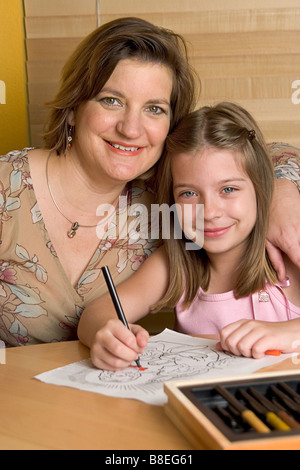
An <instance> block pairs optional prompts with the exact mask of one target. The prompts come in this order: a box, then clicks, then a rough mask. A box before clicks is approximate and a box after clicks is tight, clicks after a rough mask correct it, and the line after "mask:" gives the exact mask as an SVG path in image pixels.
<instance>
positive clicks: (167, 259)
mask: <svg viewBox="0 0 300 470" xmlns="http://www.w3.org/2000/svg"><path fill="white" fill-rule="evenodd" d="M167 150H168V155H167V158H166V159H165V160H164V161H162V162H161V181H164V185H163V186H161V188H160V194H159V202H160V204H162V203H168V204H169V206H172V204H174V203H176V204H177V206H178V207H179V208H181V210H182V214H183V215H184V213H185V211H186V212H187V205H192V207H193V209H196V207H197V206H196V205H197V204H204V224H203V226H201V224H198V223H197V221H196V219H195V218H196V213H197V212H196V210H194V211H193V214H194V215H193V219H192V227H189V231H188V232H187V229H188V227H187V226H185V225H186V223H185V224H182V230H183V236H182V237H175V236H173V237H172V236H171V238H170V239H169V240H165V243H164V247H162V248H160V249H159V250H157V251H156V252H155V253H154V254H153V255H151V256H150V257H149V259H148V260H147V261H146V262H145V263H144V264H143V265H142V267H141V268H140V269H139V270H138V272H137V273H136V274H134V275H133V276H132V277H131V278H130V279H128V280H127V281H125V282H124V283H122V284H120V285H119V286H118V294H119V297H120V300H121V303H122V304H123V308H124V311H125V313H126V316H127V319H128V321H129V322H130V323H133V322H136V321H137V320H138V319H140V318H142V317H143V316H145V315H146V314H147V313H149V311H153V312H155V311H159V309H161V308H162V307H165V306H169V307H175V308H176V329H177V330H178V331H180V332H183V333H187V334H199V335H202V334H205V335H217V334H219V335H220V343H221V347H222V348H223V349H224V350H227V351H230V352H232V353H234V354H236V355H244V356H247V357H254V358H260V357H262V356H263V355H264V354H265V352H266V351H267V350H270V349H278V350H281V351H282V352H286V353H287V352H292V351H295V350H296V349H297V348H298V347H299V346H300V276H299V270H298V269H297V268H296V267H295V266H294V265H293V264H292V263H291V262H290V260H288V259H285V263H286V272H287V275H288V278H287V279H286V280H285V282H284V283H279V282H278V280H277V276H276V272H275V270H274V269H273V267H272V265H271V263H270V261H269V258H268V255H267V252H266V249H265V239H266V233H267V228H268V219H269V210H270V205H271V200H272V195H273V178H274V172H273V166H272V162H271V159H270V157H269V155H268V151H267V148H266V145H265V142H264V139H263V137H262V134H261V132H260V130H259V128H258V126H257V124H256V123H255V121H254V120H253V118H252V117H251V116H250V115H249V113H248V112H247V111H246V110H244V109H243V108H241V107H239V106H237V105H234V104H231V103H221V104H219V105H217V106H215V107H212V108H210V107H205V108H202V109H200V110H198V111H195V112H194V113H191V114H190V115H188V116H187V117H185V118H184V119H183V120H182V121H181V123H180V124H179V126H178V127H177V128H176V130H175V131H174V132H173V134H171V135H170V136H169V137H168V140H167ZM179 213H180V211H179V212H178V214H179ZM189 213H190V211H189ZM179 219H181V218H180V217H179ZM182 219H183V220H185V219H184V217H183V218H182ZM173 223H174V222H173ZM199 225H200V228H198V226H199ZM191 228H192V230H191ZM201 230H202V233H200V234H199V233H198V235H201V236H198V235H197V231H198V232H199V231H200V232H201ZM191 232H195V233H196V239H197V240H199V239H200V238H202V239H203V241H204V242H203V249H200V248H201V247H199V246H195V249H194V250H191V249H186V247H187V241H189V240H188V239H187V238H186V237H185V236H184V233H185V235H187V233H189V234H190V233H191ZM172 233H173V231H172V230H171V235H172ZM97 309H98V311H99V312H101V315H102V318H103V320H102V321H103V323H102V324H103V325H104V326H103V327H102V328H100V330H99V331H98V333H97V334H96V336H95V337H94V338H91V337H88V333H87V332H86V331H85V329H84V328H81V327H80V324H79V330H78V333H79V338H80V339H81V340H82V341H83V342H84V343H85V344H87V345H89V346H90V347H91V358H92V360H93V362H94V364H95V366H97V367H101V368H107V369H120V368H123V367H126V366H127V365H128V364H129V363H130V362H132V361H133V360H135V359H136V357H137V355H138V354H140V353H142V352H143V350H144V348H145V346H146V344H147V339H148V334H147V332H146V331H145V330H143V329H142V328H141V327H138V326H137V325H132V330H131V332H130V331H128V330H127V329H126V328H125V327H124V326H123V325H122V324H121V322H120V321H118V320H117V319H115V320H114V319H113V318H114V317H115V313H113V306H112V303H111V299H110V298H109V296H108V295H106V296H103V297H102V298H101V300H98V303H97ZM83 316H84V314H83ZM107 320H108V321H107Z"/></svg>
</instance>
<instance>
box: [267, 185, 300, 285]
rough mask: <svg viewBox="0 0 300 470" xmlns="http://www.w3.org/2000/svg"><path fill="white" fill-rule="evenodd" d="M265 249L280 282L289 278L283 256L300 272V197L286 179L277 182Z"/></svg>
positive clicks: (294, 187) (295, 188)
mask: <svg viewBox="0 0 300 470" xmlns="http://www.w3.org/2000/svg"><path fill="white" fill-rule="evenodd" d="M266 247H267V250H268V254H269V257H270V260H271V262H272V264H273V266H274V268H275V270H276V271H277V274H278V278H279V280H280V281H283V280H284V278H285V277H286V272H285V266H284V262H283V258H282V253H281V252H284V253H286V255H287V256H288V257H289V258H290V260H291V261H292V262H293V263H294V264H295V265H296V266H297V267H298V268H300V195H299V191H298V189H297V187H296V185H295V184H294V183H293V182H291V181H289V180H286V179H283V178H280V179H277V180H276V181H275V191H274V197H273V203H272V208H271V214H270V224H269V231H268V235H267V242H266Z"/></svg>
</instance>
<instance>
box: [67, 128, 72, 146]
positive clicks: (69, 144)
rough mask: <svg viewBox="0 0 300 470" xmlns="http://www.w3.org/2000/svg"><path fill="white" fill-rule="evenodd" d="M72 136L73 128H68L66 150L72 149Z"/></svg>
mask: <svg viewBox="0 0 300 470" xmlns="http://www.w3.org/2000/svg"><path fill="white" fill-rule="evenodd" d="M72 134H73V126H70V127H69V131H68V144H67V148H68V150H70V149H71V148H72V140H73V137H72Z"/></svg>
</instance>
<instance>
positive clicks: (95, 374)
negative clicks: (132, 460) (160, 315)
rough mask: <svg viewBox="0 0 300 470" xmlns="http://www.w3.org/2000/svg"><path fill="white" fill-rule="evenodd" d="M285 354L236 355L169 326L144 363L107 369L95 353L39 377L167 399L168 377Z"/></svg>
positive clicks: (228, 371)
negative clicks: (92, 358) (94, 361)
mask: <svg viewBox="0 0 300 470" xmlns="http://www.w3.org/2000/svg"><path fill="white" fill-rule="evenodd" d="M281 360H283V358H281V359H279V358H278V357H270V356H266V358H264V359H259V360H257V359H248V358H245V357H237V356H233V355H231V354H229V353H224V352H220V351H217V349H216V341H213V340H209V339H202V338H194V337H191V336H188V335H183V334H181V333H177V332H174V331H171V330H168V329H166V330H164V331H163V332H162V333H160V334H159V335H156V336H154V337H152V338H150V340H149V342H148V346H147V348H146V351H145V353H144V354H143V355H142V356H140V362H141V368H140V369H139V368H138V367H137V366H136V365H135V364H132V365H131V366H130V367H127V368H126V369H124V370H122V371H117V372H113V371H106V370H101V369H96V368H95V367H94V366H93V365H92V362H91V361H90V359H86V360H83V361H79V362H75V363H73V364H70V365H68V366H65V367H60V368H58V369H54V370H52V371H49V372H45V373H43V374H40V375H38V376H36V377H35V378H36V379H38V380H41V381H42V382H46V383H51V384H56V385H64V386H68V387H73V388H78V389H80V390H86V391H90V392H95V393H101V394H103V395H109V396H113V397H122V398H135V399H138V400H141V401H144V402H146V403H149V404H152V405H163V404H164V403H165V402H166V399H167V398H166V395H165V393H164V390H163V384H164V382H167V381H170V380H181V379H182V380H183V379H191V378H194V377H199V379H201V378H205V379H210V378H218V377H226V376H228V377H233V376H237V375H245V374H251V373H253V372H255V371H257V370H259V369H261V368H263V367H267V366H270V365H272V364H274V363H276V362H279V361H281Z"/></svg>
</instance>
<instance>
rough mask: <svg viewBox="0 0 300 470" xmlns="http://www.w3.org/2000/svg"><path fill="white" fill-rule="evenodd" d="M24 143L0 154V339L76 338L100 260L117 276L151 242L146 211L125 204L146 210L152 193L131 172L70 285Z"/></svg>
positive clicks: (127, 271) (99, 282) (14, 342)
mask: <svg viewBox="0 0 300 470" xmlns="http://www.w3.org/2000/svg"><path fill="white" fill-rule="evenodd" d="M28 150H29V149H24V150H22V151H13V152H10V153H8V154H7V155H4V156H1V157H0V214H1V220H0V339H1V340H3V341H4V342H5V344H7V345H11V346H18V345H27V344H36V343H44V342H56V341H63V340H70V339H76V338H77V325H78V321H79V318H80V315H81V312H82V310H83V309H84V308H85V306H86V305H87V304H88V303H89V302H91V301H92V300H93V299H95V298H96V297H99V296H100V295H102V294H103V293H104V292H106V290H107V288H106V284H105V281H104V278H103V276H102V272H101V266H103V264H106V265H108V266H109V268H110V271H111V274H112V277H113V278H114V280H115V282H116V283H119V282H122V281H123V280H125V279H126V278H128V277H129V276H130V275H131V274H133V272H134V271H136V270H137V269H138V267H139V266H140V264H141V263H142V262H143V261H144V260H145V259H146V258H147V256H149V255H150V254H151V252H152V251H154V250H155V248H156V246H157V244H158V240H151V239H150V238H149V232H150V230H148V228H149V222H148V217H146V218H145V217H142V218H139V217H137V216H136V213H138V211H134V210H133V211H131V209H132V208H137V207H144V208H149V214H150V205H151V202H154V201H153V199H154V195H153V194H152V193H151V192H150V190H149V189H147V188H146V186H145V184H144V183H143V182H142V181H140V180H137V181H135V182H134V183H132V184H129V185H127V188H126V195H125V196H123V197H122V199H121V200H122V201H123V202H122V204H120V205H119V208H118V211H117V214H116V215H117V216H118V217H115V218H114V219H113V220H112V222H111V223H110V225H109V227H108V229H107V231H106V232H105V233H104V235H103V236H102V238H101V239H100V241H99V245H98V247H97V249H96V251H95V253H94V255H93V257H92V259H91V260H90V262H89V264H88V266H87V268H86V270H85V272H84V273H83V275H82V276H81V278H80V279H79V281H78V282H77V285H76V286H75V287H74V286H72V284H71V283H70V282H69V280H68V278H67V276H66V274H65V272H64V270H63V268H62V265H61V263H60V261H59V259H58V257H57V255H56V253H55V248H54V247H53V246H52V243H51V240H50V238H49V235H48V232H47V230H46V228H45V224H44V221H43V218H42V215H41V212H40V210H39V207H38V204H37V201H36V196H35V192H34V188H33V185H32V180H31V177H30V168H29V163H28V156H27V151H28ZM146 212H147V211H146ZM124 214H125V217H124ZM131 214H135V215H131ZM122 215H123V217H122ZM146 216H147V213H146ZM121 221H122V222H121ZM121 223H123V224H124V226H122V227H120V224H121ZM137 225H139V227H137ZM121 233H122V236H118V235H117V234H121ZM150 235H151V233H150Z"/></svg>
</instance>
